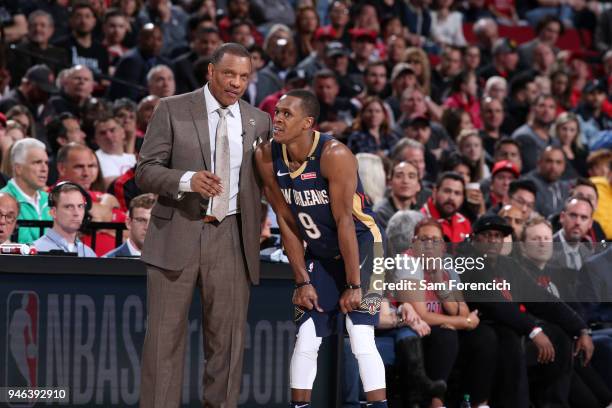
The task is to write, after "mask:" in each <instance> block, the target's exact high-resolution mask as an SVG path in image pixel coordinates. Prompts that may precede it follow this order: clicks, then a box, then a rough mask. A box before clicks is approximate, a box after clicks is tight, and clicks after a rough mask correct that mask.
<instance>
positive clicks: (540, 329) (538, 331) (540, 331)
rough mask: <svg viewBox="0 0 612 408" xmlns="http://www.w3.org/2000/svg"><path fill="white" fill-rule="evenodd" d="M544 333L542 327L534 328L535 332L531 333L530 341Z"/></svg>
mask: <svg viewBox="0 0 612 408" xmlns="http://www.w3.org/2000/svg"><path fill="white" fill-rule="evenodd" d="M540 333H542V328H541V327H537V326H536V327H534V328H533V330H532V331H531V333H529V339H530V340H533V339H534V338H535V336H537V335H538V334H540Z"/></svg>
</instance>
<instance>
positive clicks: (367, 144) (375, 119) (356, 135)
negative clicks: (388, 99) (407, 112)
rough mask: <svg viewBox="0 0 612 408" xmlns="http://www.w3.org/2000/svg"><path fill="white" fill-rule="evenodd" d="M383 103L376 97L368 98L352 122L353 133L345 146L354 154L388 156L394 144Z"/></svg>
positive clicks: (394, 140)
mask: <svg viewBox="0 0 612 408" xmlns="http://www.w3.org/2000/svg"><path fill="white" fill-rule="evenodd" d="M396 142H397V137H396V135H395V134H394V133H393V132H392V131H391V126H390V121H389V117H388V114H387V111H386V108H385V103H384V102H383V101H382V99H380V98H379V97H377V96H370V97H368V98H367V99H366V100H365V102H364V104H363V107H362V108H361V110H360V111H359V114H358V115H357V117H356V118H355V121H354V122H353V132H352V133H351V134H350V135H349V137H348V139H347V146H348V147H349V149H351V151H352V152H353V153H354V154H357V153H376V154H382V155H385V156H386V155H388V154H389V152H390V151H391V149H392V148H393V146H394V145H395V143H396Z"/></svg>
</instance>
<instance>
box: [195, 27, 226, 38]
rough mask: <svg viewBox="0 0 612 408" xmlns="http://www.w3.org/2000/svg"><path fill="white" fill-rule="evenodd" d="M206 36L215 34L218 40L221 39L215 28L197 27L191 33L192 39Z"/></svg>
mask: <svg viewBox="0 0 612 408" xmlns="http://www.w3.org/2000/svg"><path fill="white" fill-rule="evenodd" d="M208 34H217V35H218V36H219V38H220V37H221V34H220V33H219V30H218V29H217V28H216V27H208V26H207V27H198V28H197V29H196V30H195V31H194V33H193V38H199V37H203V36H205V35H208Z"/></svg>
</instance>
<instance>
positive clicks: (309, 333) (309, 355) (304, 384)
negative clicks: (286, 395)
mask: <svg viewBox="0 0 612 408" xmlns="http://www.w3.org/2000/svg"><path fill="white" fill-rule="evenodd" d="M321 341H322V338H321V337H317V334H316V330H315V327H314V323H313V321H312V319H309V320H307V321H306V322H304V323H303V324H302V325H301V326H300V330H299V331H298V335H297V339H296V341H295V347H294V349H293V356H292V357H291V367H290V376H291V380H290V386H291V388H293V389H300V390H311V389H312V385H313V383H314V379H315V377H316V375H317V356H318V353H319V347H320V346H321Z"/></svg>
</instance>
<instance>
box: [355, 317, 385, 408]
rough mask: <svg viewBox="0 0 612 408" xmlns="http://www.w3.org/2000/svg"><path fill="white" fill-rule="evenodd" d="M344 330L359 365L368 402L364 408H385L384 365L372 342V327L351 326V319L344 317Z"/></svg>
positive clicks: (374, 343)
mask: <svg viewBox="0 0 612 408" xmlns="http://www.w3.org/2000/svg"><path fill="white" fill-rule="evenodd" d="M346 330H347V332H348V334H349V339H350V341H351V350H352V351H353V354H354V355H355V358H356V359H357V364H358V365H359V376H360V377H361V382H362V384H363V390H364V391H365V394H366V399H367V400H368V403H367V405H366V406H367V407H372V408H386V407H387V393H386V384H385V365H384V364H383V361H382V358H381V357H380V354H379V353H378V349H377V348H376V342H375V341H374V326H373V325H369V324H353V320H352V319H351V317H350V316H346Z"/></svg>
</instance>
